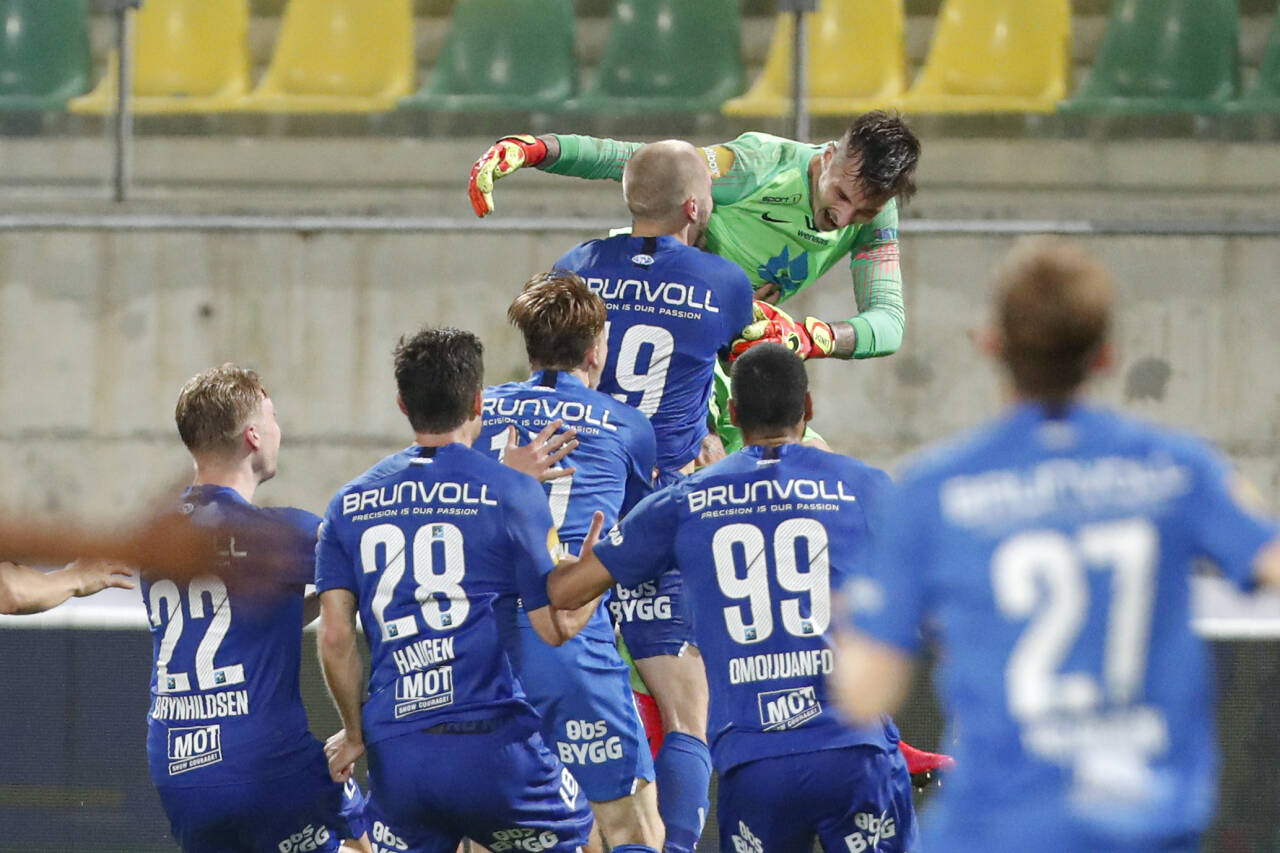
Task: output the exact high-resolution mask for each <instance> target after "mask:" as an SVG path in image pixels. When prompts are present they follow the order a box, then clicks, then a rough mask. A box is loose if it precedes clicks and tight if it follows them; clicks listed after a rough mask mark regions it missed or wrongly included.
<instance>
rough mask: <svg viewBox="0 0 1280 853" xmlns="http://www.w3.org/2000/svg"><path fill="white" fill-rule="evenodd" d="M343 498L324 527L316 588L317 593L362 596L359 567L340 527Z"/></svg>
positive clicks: (318, 547)
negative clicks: (337, 591) (332, 591)
mask: <svg viewBox="0 0 1280 853" xmlns="http://www.w3.org/2000/svg"><path fill="white" fill-rule="evenodd" d="M341 498H342V496H341V495H340V494H339V495H338V497H335V498H334V499H333V502H332V503H331V504H329V509H328V511H327V512H325V514H324V521H323V522H322V523H321V525H320V538H319V540H318V541H317V542H316V559H315V570H316V577H315V584H316V592H325V591H326V590H330V589H349V590H351V591H352V592H353V593H356V594H359V591H360V587H359V585H358V584H357V583H356V567H355V563H354V562H353V561H352V559H351V555H350V554H348V553H347V548H346V546H345V545H343V544H342V540H341V539H340V538H339V536H338V523H339V521H340V520H341V518H342V516H341V515H340V514H339V512H340V509H341V506H342V503H341Z"/></svg>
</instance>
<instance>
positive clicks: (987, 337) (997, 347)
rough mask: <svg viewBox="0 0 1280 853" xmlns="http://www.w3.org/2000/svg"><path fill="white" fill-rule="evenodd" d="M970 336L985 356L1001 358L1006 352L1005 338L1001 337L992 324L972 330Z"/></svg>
mask: <svg viewBox="0 0 1280 853" xmlns="http://www.w3.org/2000/svg"><path fill="white" fill-rule="evenodd" d="M969 338H970V339H971V340H972V341H973V345H974V346H976V347H977V348H978V352H980V353H982V354H983V355H985V356H990V357H991V358H994V359H996V360H997V361H999V360H1000V357H1001V356H1002V355H1003V354H1004V339H1003V338H1001V337H1000V333H999V332H997V331H996V330H995V329H993V328H991V327H990V326H983V327H982V328H981V329H978V330H977V331H974V332H970V333H969Z"/></svg>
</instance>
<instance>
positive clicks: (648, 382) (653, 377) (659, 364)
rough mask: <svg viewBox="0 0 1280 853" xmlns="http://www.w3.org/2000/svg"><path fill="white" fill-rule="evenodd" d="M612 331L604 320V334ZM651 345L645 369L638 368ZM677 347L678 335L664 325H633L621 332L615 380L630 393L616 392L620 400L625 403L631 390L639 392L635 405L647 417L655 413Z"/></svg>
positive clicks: (632, 392) (659, 403)
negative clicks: (643, 370)
mask: <svg viewBox="0 0 1280 853" xmlns="http://www.w3.org/2000/svg"><path fill="white" fill-rule="evenodd" d="M608 335H609V324H608V323H605V336H606V337H608ZM646 347H648V353H649V359H648V362H649V365H648V368H647V369H646V370H645V372H644V373H639V372H637V369H638V368H639V366H640V356H641V354H642V353H643V352H644V350H645V348H646ZM675 351H676V339H675V337H674V336H673V335H672V334H671V332H669V331H667V330H666V329H664V328H662V327H661V326H647V325H640V326H632V327H631V328H629V329H627V331H626V333H625V334H623V336H622V342H621V343H620V344H619V346H618V361H617V363H616V364H615V365H614V369H613V372H614V377H613V378H614V381H615V382H617V383H618V387H619V388H621V389H622V390H623V391H627V392H628V393H627V394H615V395H614V396H615V397H616V398H617V399H618V400H619V401H621V402H623V403H626V402H627V400H628V397H629V396H630V394H639V395H640V399H639V401H637V402H636V403H633V404H632V405H634V406H635V408H637V409H639V410H640V411H641V412H644V416H645V417H646V418H651V417H653V413H654V412H656V411H658V406H660V405H662V393H663V391H665V390H666V386H667V373H668V371H670V369H671V356H672V355H674V354H675Z"/></svg>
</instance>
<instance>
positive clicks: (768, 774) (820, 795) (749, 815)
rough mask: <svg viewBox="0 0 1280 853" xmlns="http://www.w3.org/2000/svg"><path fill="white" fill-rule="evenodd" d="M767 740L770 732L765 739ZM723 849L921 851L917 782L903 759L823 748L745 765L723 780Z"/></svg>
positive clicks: (863, 749)
mask: <svg viewBox="0 0 1280 853" xmlns="http://www.w3.org/2000/svg"><path fill="white" fill-rule="evenodd" d="M763 736H764V737H767V735H763ZM718 810H719V820H720V850H721V851H722V853H740V851H743V850H764V851H765V853H811V851H812V850H813V839H814V836H817V837H818V839H819V840H820V841H821V842H822V846H823V849H825V850H828V851H839V853H864V851H865V853H900V851H913V850H915V849H916V846H917V845H916V815H915V808H914V806H913V805H912V802H911V778H910V776H908V774H907V765H906V762H905V761H902V760H901V754H900V753H899V752H898V751H897V750H894V751H893V752H892V753H886V752H884V751H883V750H880V749H877V748H876V747H873V746H850V747H844V748H841V749H824V750H820V751H818V752H807V753H802V754H797V755H785V756H779V757H776V758H760V759H757V760H755V761H749V762H747V763H746V764H739V765H738V766H737V767H734V768H731V769H730V770H728V771H727V772H725V773H722V774H721V775H720V795H719V803H718Z"/></svg>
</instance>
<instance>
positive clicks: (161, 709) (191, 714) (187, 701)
mask: <svg viewBox="0 0 1280 853" xmlns="http://www.w3.org/2000/svg"><path fill="white" fill-rule="evenodd" d="M248 713H249V691H248V690H226V691H223V692H221V693H203V694H195V695H192V696H157V697H156V698H155V703H154V704H153V705H152V706H151V719H153V720H211V719H215V718H217V717H243V716H245V715H246V714H248Z"/></svg>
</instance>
